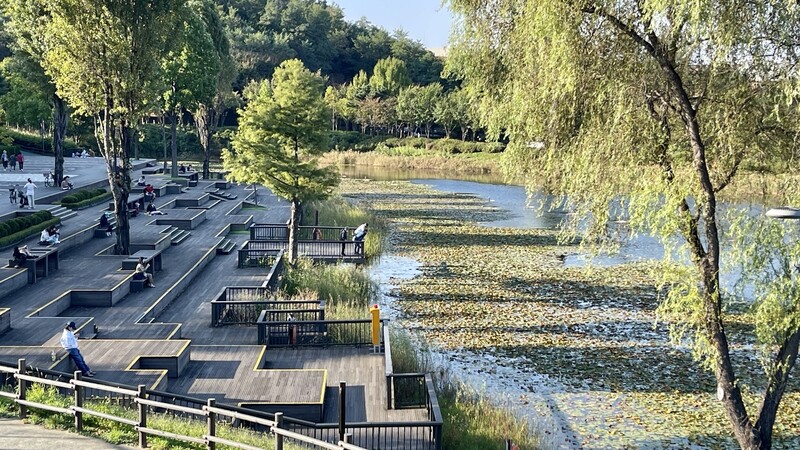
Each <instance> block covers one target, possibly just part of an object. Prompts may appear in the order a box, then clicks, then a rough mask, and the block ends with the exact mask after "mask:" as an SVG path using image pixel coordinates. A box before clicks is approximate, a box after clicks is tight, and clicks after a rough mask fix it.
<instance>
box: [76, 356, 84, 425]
mask: <svg viewBox="0 0 800 450" xmlns="http://www.w3.org/2000/svg"><path fill="white" fill-rule="evenodd" d="M74 377H75V381H80V380H81V371H80V370H76V371H75V374H74ZM74 396H75V407H77V408H83V386H79V385H78V384H77V383H75V386H74ZM75 431H77V432H81V431H83V413H82V412H80V411H75Z"/></svg>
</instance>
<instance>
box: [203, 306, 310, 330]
mask: <svg viewBox="0 0 800 450" xmlns="http://www.w3.org/2000/svg"><path fill="white" fill-rule="evenodd" d="M304 305H307V306H311V308H304V307H303V306H304ZM292 308H294V309H292ZM262 313H263V315H262ZM264 320H266V321H267V322H278V321H287V320H325V302H294V301H288V300H287V301H253V302H244V301H242V302H236V301H234V302H220V301H212V302H211V326H212V327H221V326H225V325H249V326H254V325H257V324H258V322H259V321H264Z"/></svg>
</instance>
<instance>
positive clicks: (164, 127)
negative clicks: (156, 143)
mask: <svg viewBox="0 0 800 450" xmlns="http://www.w3.org/2000/svg"><path fill="white" fill-rule="evenodd" d="M166 121H167V120H166V117H165V116H164V114H162V115H161V145H162V146H163V147H164V148H163V150H164V174H166V173H167V124H166Z"/></svg>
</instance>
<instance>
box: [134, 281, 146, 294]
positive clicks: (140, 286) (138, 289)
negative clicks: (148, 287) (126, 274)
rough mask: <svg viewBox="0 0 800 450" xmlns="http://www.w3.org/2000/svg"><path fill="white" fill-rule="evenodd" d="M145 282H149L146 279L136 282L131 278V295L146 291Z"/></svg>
mask: <svg viewBox="0 0 800 450" xmlns="http://www.w3.org/2000/svg"><path fill="white" fill-rule="evenodd" d="M145 281H147V279H146V278H145V279H141V280H134V279H133V278H131V285H130V292H131V293H135V292H142V291H143V290H144V283H145Z"/></svg>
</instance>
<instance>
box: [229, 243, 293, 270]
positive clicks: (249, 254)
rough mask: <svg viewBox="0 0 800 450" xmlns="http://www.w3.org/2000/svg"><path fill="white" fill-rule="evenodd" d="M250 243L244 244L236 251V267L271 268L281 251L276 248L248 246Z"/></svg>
mask: <svg viewBox="0 0 800 450" xmlns="http://www.w3.org/2000/svg"><path fill="white" fill-rule="evenodd" d="M248 244H251V243H250V242H246V243H245V244H244V245H243V246H242V248H240V249H239V250H238V252H237V253H238V266H239V267H240V268H241V267H272V266H274V265H275V262H276V261H277V260H278V254H279V253H280V251H281V250H282V249H281V248H278V247H277V246H272V248H257V246H250V245H248Z"/></svg>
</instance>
